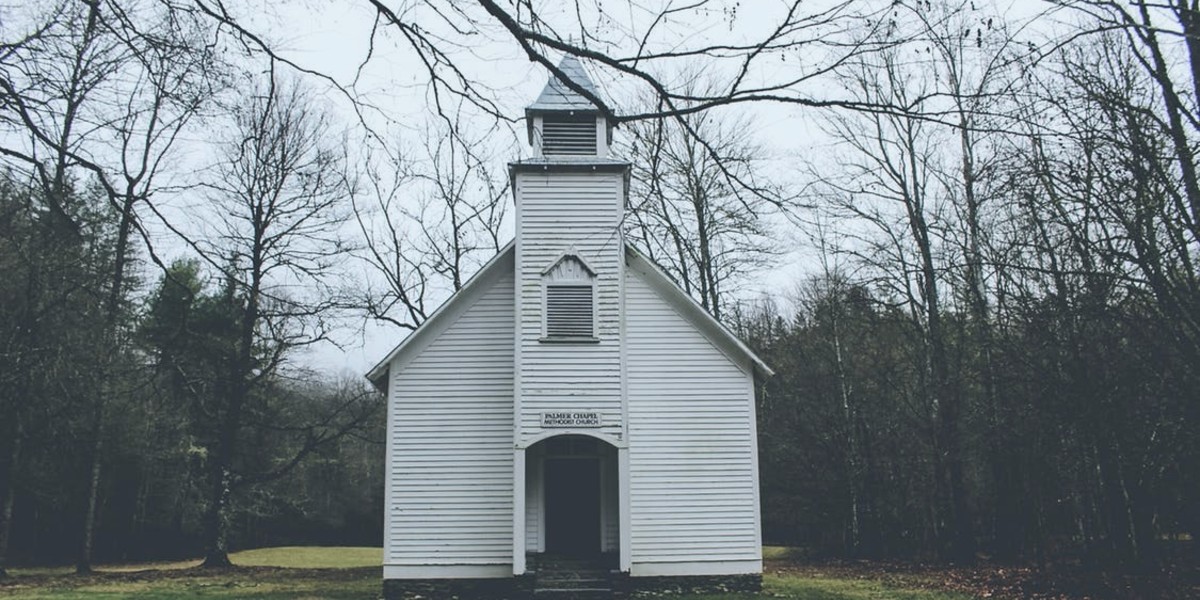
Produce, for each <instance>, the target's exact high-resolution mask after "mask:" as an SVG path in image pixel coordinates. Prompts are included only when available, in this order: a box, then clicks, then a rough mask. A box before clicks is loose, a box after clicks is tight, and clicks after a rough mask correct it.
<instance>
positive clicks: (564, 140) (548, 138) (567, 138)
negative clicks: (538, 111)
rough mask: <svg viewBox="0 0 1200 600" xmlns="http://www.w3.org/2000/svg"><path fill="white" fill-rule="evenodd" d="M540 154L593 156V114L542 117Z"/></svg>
mask: <svg viewBox="0 0 1200 600" xmlns="http://www.w3.org/2000/svg"><path fill="white" fill-rule="evenodd" d="M542 154H544V155H546V156H595V155H596V117H595V115H588V114H584V115H575V116H572V115H552V114H551V115H546V116H545V117H543V119H542Z"/></svg>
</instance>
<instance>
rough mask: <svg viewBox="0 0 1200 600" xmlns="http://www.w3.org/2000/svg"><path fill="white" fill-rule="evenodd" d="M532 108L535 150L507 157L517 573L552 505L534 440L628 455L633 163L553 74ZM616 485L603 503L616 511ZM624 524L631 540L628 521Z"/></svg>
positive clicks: (577, 81)
mask: <svg viewBox="0 0 1200 600" xmlns="http://www.w3.org/2000/svg"><path fill="white" fill-rule="evenodd" d="M559 70H560V71H561V72H562V73H563V74H564V75H566V77H568V78H569V79H570V81H571V82H572V83H573V84H574V85H575V86H576V87H578V88H582V89H584V90H587V91H588V92H589V94H590V95H592V96H593V97H596V96H598V95H599V93H598V90H597V89H596V87H595V85H594V84H593V83H592V81H591V79H590V78H589V77H588V75H587V72H586V71H585V70H584V67H583V65H582V64H581V63H580V62H579V61H578V60H577V59H576V58H574V57H571V56H568V57H566V58H564V59H563V60H562V62H561V63H560V64H559ZM525 116H526V125H527V130H528V135H529V143H530V145H531V146H532V149H533V153H532V154H533V156H532V157H530V158H527V159H524V160H520V161H517V162H514V163H511V164H510V165H509V167H510V169H509V172H510V177H511V184H512V189H513V194H514V198H515V204H516V243H515V265H514V269H515V279H516V281H515V285H514V294H515V298H514V300H515V310H516V314H515V332H514V333H515V348H514V363H515V364H514V377H513V392H514V398H513V400H514V413H515V414H514V443H515V448H514V461H513V466H514V473H513V476H514V481H513V483H514V491H515V492H516V493H515V494H514V496H515V498H514V499H515V505H514V507H513V508H514V511H513V512H514V515H513V517H514V519H513V521H514V522H513V533H514V535H513V539H514V544H513V546H514V547H513V570H514V573H516V574H520V573H523V572H524V570H525V565H524V562H525V560H524V558H525V553H526V551H531V552H532V551H536V550H537V549H536V548H534V547H531V546H529V545H528V543H527V540H530V539H535V538H536V536H535V535H533V532H534V530H535V529H537V527H538V526H539V521H538V519H539V516H538V515H544V514H545V512H544V507H541V506H539V505H538V503H539V502H540V501H541V498H543V497H544V494H543V488H542V487H541V486H542V479H541V477H542V475H541V471H539V467H538V466H537V465H538V464H539V463H538V460H539V456H541V452H542V449H543V448H544V447H545V446H546V444H539V442H543V441H545V440H548V439H550V438H554V437H557V436H561V435H569V436H575V437H574V438H573V439H579V436H587V437H591V438H594V439H596V440H599V441H600V442H603V443H605V444H607V445H608V446H612V447H614V448H615V452H614V461H616V462H620V463H622V464H627V462H628V456H627V445H626V441H627V427H626V410H625V409H626V407H625V393H624V390H625V365H624V361H623V356H624V353H623V352H622V344H623V343H624V342H623V338H624V330H623V328H624V326H623V323H624V319H623V316H622V315H623V312H624V306H623V292H622V287H623V281H624V276H625V275H624V269H625V260H624V258H625V242H624V239H623V237H622V234H621V229H622V227H621V220H622V218H623V216H624V208H625V201H626V195H627V191H628V173H629V164H628V163H626V162H624V161H620V160H616V159H614V158H612V157H611V156H610V153H611V142H612V132H613V126H612V123H610V122H609V120H608V119H607V118H606V117H605V116H604V114H603V113H602V112H601V111H600V109H599V107H597V106H596V105H595V104H593V103H592V102H591V101H590V100H589V99H588V98H587V97H586V96H584V95H583V94H580V93H578V92H576V91H575V90H574V89H571V87H569V86H568V85H567V84H566V82H565V81H563V80H561V79H558V78H557V77H553V76H552V77H551V78H550V81H549V82H548V83H547V84H546V87H545V89H543V90H542V93H541V94H540V95H539V96H538V98H537V100H535V101H534V102H533V104H531V105H529V107H528V108H526V110H525ZM531 448H532V449H531ZM527 450H528V451H529V453H528V454H529V455H528V456H527ZM527 465H528V466H527ZM612 466H613V470H614V477H613V479H617V477H615V471H616V465H612ZM622 487H623V486H622ZM522 492H524V493H522ZM612 492H613V499H612V500H611V505H612V506H611V507H608V508H604V510H605V511H610V512H611V513H612V514H614V515H615V514H617V506H616V504H617V503H618V502H619V501H618V500H617V499H616V496H617V494H616V490H612ZM606 502H608V501H606ZM607 506H608V504H606V507H607ZM606 514H607V513H606ZM620 514H628V513H627V511H625V510H621V511H620ZM616 530H617V528H616V527H615V523H614V527H613V531H614V532H615V531H616ZM621 530H622V531H621V533H622V535H621V537H622V538H623V539H621V540H620V541H621V542H623V543H622V545H624V542H626V540H625V539H624V538H625V537H626V536H627V531H626V530H627V528H621ZM616 537H617V536H616V534H615V533H614V534H613V535H612V536H607V534H606V537H605V538H604V539H605V540H606V541H605V542H604V543H605V544H606V547H609V548H610V550H611V551H616V550H617V549H618V548H617V547H616V546H617V542H618V540H617V539H616ZM622 555H623V556H625V557H627V556H628V553H627V552H623V553H622Z"/></svg>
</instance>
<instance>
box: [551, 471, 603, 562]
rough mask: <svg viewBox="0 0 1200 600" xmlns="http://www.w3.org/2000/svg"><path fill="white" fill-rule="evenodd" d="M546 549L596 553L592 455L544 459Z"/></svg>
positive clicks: (596, 505)
mask: <svg viewBox="0 0 1200 600" xmlns="http://www.w3.org/2000/svg"><path fill="white" fill-rule="evenodd" d="M545 469H546V470H545V477H546V478H545V482H546V483H545V485H546V488H545V489H546V496H545V498H546V551H547V552H551V553H554V554H560V555H564V556H594V555H597V554H600V462H599V460H598V459H596V458H594V457H571V458H550V457H547V458H546V462H545Z"/></svg>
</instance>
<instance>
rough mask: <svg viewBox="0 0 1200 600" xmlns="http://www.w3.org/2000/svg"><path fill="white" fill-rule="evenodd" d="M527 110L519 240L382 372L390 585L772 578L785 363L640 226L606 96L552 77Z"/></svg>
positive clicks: (458, 587)
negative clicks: (758, 389) (614, 152)
mask: <svg viewBox="0 0 1200 600" xmlns="http://www.w3.org/2000/svg"><path fill="white" fill-rule="evenodd" d="M560 70H561V71H563V72H564V73H565V74H567V75H568V76H569V77H570V78H571V80H573V81H574V82H575V83H577V84H578V85H579V86H581V87H583V88H584V89H586V90H588V91H589V92H593V93H594V91H595V87H594V86H593V84H592V82H591V81H590V79H589V78H588V76H587V74H586V73H585V71H584V69H583V67H582V65H581V64H580V63H579V62H578V61H577V60H575V59H574V58H570V57H568V58H566V59H565V60H563V62H562V64H561V66H560ZM526 118H527V120H528V128H529V136H530V143H531V144H532V146H533V158H530V159H526V160H520V161H517V162H514V163H511V165H510V176H511V178H512V182H511V183H512V189H513V192H514V195H515V205H516V239H515V240H514V241H513V242H512V243H511V244H509V245H508V246H507V247H506V248H505V249H504V250H503V251H501V252H500V254H499V255H497V256H496V257H495V258H493V259H492V260H491V261H490V262H489V263H487V265H485V266H484V267H483V268H482V269H481V270H480V272H479V273H478V274H477V275H475V276H474V278H472V279H471V280H470V281H469V282H468V283H467V284H466V285H464V286H463V288H462V289H461V290H460V291H459V292H458V293H457V294H455V295H454V296H453V297H451V298H450V299H449V300H447V301H446V303H445V304H444V305H442V306H441V308H439V309H438V311H437V312H436V313H434V314H433V315H432V316H431V317H430V318H429V319H428V321H426V322H425V323H424V325H422V326H421V327H420V328H419V329H417V330H416V331H414V332H413V333H412V334H410V335H409V336H408V337H407V338H406V339H404V340H403V342H401V343H400V344H399V346H397V347H396V348H395V349H394V350H393V351H392V352H391V353H390V354H388V355H387V357H386V358H384V359H383V360H382V361H381V362H380V363H379V364H378V365H377V366H376V367H375V368H374V369H372V370H371V372H370V373H369V374H368V377H369V378H370V379H371V381H373V382H374V383H375V385H376V386H378V387H379V388H380V389H382V390H385V391H386V393H387V399H388V413H387V415H388V416H387V419H388V424H387V432H388V433H387V491H386V506H385V515H386V516H385V523H384V526H385V533H384V545H385V548H384V558H383V576H384V591H385V595H386V596H388V597H403V596H404V594H406V593H409V592H414V591H419V592H422V593H425V594H433V595H434V596H437V595H439V594H449V593H454V594H459V595H471V594H477V595H481V596H484V597H502V596H506V595H521V594H526V593H532V592H534V591H537V593H538V595H539V596H541V595H553V594H554V593H556V592H557V593H560V595H562V596H563V597H574V598H580V597H586V596H588V595H589V594H590V595H592V596H598V597H604V596H607V595H610V594H611V593H612V592H613V591H616V592H618V593H620V592H622V591H630V590H637V589H643V588H663V587H687V588H689V589H696V588H703V587H706V586H714V585H718V584H719V585H720V586H723V587H726V588H729V587H735V588H743V589H744V588H755V589H756V588H757V586H758V585H759V583H760V581H761V572H762V553H761V518H760V515H759V492H758V451H757V444H756V431H755V414H754V407H755V402H754V393H755V386H754V381H755V376H756V374H757V375H759V376H769V375H770V374H771V370H770V369H769V368H768V367H767V366H766V365H765V364H764V363H763V362H762V361H761V360H760V359H759V358H758V357H756V356H755V355H754V354H753V353H752V352H751V351H750V350H749V349H748V348H747V347H746V346H745V345H744V344H742V343H741V342H740V341H739V340H738V339H737V338H736V337H735V336H734V335H732V334H731V333H730V332H729V331H728V330H726V329H725V328H724V327H723V326H722V325H721V324H720V323H718V322H717V321H716V320H714V319H713V318H712V317H711V316H709V315H708V313H706V312H705V311H704V310H703V309H702V308H701V307H700V306H699V305H698V304H696V303H695V302H694V301H693V300H691V299H690V298H689V297H688V296H687V295H686V294H685V293H684V292H683V291H682V290H680V289H679V288H678V287H677V286H676V285H675V284H674V283H673V282H672V281H671V280H670V279H669V278H668V277H667V276H666V275H665V274H664V273H663V272H662V271H661V270H660V269H659V268H658V267H657V266H655V265H654V263H652V262H651V261H649V260H647V259H646V258H645V257H643V256H642V255H641V254H639V253H638V251H637V250H636V249H634V248H632V247H630V246H628V245H626V243H625V242H624V239H623V236H622V217H623V213H624V210H625V205H626V202H627V197H628V193H629V184H628V180H629V164H628V163H626V162H622V161H621V160H619V159H617V158H614V157H612V156H611V155H610V147H611V146H610V144H611V140H612V134H613V125H612V124H611V123H609V122H608V121H607V119H606V118H605V117H604V116H603V115H602V114H601V113H600V111H599V110H597V108H596V106H595V105H594V104H592V103H591V102H589V101H588V100H587V99H586V98H585V96H583V95H581V94H578V93H576V92H574V91H572V90H571V89H569V88H568V87H567V86H566V85H565V84H564V83H563V82H562V81H560V80H558V79H556V78H554V77H551V80H550V82H549V83H548V84H547V86H546V88H545V90H544V91H543V92H542V93H541V95H540V96H539V97H538V99H537V100H536V101H535V102H534V103H533V104H532V105H531V106H529V107H528V108H527V109H526Z"/></svg>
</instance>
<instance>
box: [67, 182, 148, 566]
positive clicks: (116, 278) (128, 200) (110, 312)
mask: <svg viewBox="0 0 1200 600" xmlns="http://www.w3.org/2000/svg"><path fill="white" fill-rule="evenodd" d="M137 200H138V197H137V195H136V193H135V190H134V189H133V188H132V185H131V187H130V188H128V189H127V190H126V192H125V197H124V198H123V200H122V202H121V221H120V224H119V225H118V227H117V243H116V246H115V248H114V249H113V267H112V278H111V279H110V281H109V290H108V297H107V298H106V299H105V304H104V335H105V336H106V337H107V338H108V339H109V342H110V343H109V346H110V347H111V348H118V347H120V344H119V337H120V336H119V335H118V334H117V328H118V323H119V322H120V312H121V297H122V292H123V291H124V288H125V265H126V263H127V260H126V255H127V254H128V251H129V237H130V231H131V230H132V228H133V216H134V215H133V207H134V204H135V203H136V202H137ZM112 377H113V369H112V367H111V366H110V367H109V368H105V369H104V370H103V373H101V374H100V375H99V376H98V378H97V383H98V385H97V387H98V393H97V395H96V399H95V405H94V406H93V407H92V410H93V412H92V435H93V436H95V437H94V439H93V440H92V455H91V462H92V464H91V469H90V474H89V477H88V488H87V504H86V506H87V509H86V511H85V513H84V516H83V541H82V544H81V545H80V549H79V558H78V559H77V560H76V562H75V572H76V573H78V574H81V575H83V574H87V573H91V572H92V546H93V541H94V539H95V533H96V505H97V500H98V496H99V494H100V471H101V466H102V462H103V451H104V418H105V412H106V409H107V406H106V405H107V402H108V396H107V395H108V394H109V392H110V390H111V389H112V385H111V383H112V380H111V378H112Z"/></svg>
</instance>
